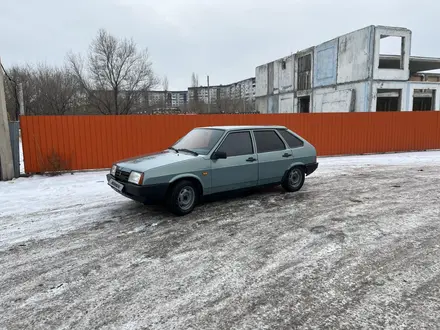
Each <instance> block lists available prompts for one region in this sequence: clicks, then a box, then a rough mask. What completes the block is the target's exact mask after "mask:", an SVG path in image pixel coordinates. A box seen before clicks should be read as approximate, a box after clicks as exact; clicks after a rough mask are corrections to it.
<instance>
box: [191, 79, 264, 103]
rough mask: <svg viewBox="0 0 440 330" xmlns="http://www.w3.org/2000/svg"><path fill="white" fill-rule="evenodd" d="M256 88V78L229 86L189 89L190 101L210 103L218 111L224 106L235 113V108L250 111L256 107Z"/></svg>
mask: <svg viewBox="0 0 440 330" xmlns="http://www.w3.org/2000/svg"><path fill="white" fill-rule="evenodd" d="M255 87H256V85H255V77H252V78H248V79H245V80H241V81H238V82H235V83H232V84H229V85H214V86H209V88H208V86H199V87H189V88H188V99H189V101H190V102H191V101H193V102H201V103H203V104H208V103H210V104H211V105H212V106H213V109H217V110H219V108H221V107H222V105H224V106H225V107H228V108H231V109H228V111H234V109H233V108H240V110H241V111H243V110H244V109H246V107H247V108H248V109H247V110H249V111H250V110H252V109H254V107H255ZM225 103H228V105H227V106H226V104H225Z"/></svg>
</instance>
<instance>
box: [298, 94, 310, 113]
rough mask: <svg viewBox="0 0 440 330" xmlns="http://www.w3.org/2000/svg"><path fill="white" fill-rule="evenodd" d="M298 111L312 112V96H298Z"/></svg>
mask: <svg viewBox="0 0 440 330" xmlns="http://www.w3.org/2000/svg"><path fill="white" fill-rule="evenodd" d="M298 112H299V113H309V112H310V96H303V97H299V98H298Z"/></svg>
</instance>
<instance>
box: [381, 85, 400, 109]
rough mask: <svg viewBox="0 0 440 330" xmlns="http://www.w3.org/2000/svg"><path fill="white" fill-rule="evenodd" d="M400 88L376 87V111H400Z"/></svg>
mask: <svg viewBox="0 0 440 330" xmlns="http://www.w3.org/2000/svg"><path fill="white" fill-rule="evenodd" d="M401 96H402V90H401V89H378V90H377V103H376V111H377V112H383V111H400V109H401V102H402V97H401Z"/></svg>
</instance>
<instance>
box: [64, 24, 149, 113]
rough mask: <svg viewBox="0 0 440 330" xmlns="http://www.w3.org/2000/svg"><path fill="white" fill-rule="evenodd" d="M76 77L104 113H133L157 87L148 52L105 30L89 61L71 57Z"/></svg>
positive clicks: (91, 51) (89, 98)
mask: <svg viewBox="0 0 440 330" xmlns="http://www.w3.org/2000/svg"><path fill="white" fill-rule="evenodd" d="M68 61H69V64H70V69H71V72H72V74H73V75H74V76H75V77H76V79H77V81H78V83H79V84H80V86H81V87H82V90H83V91H84V93H85V94H86V96H87V98H88V100H89V102H90V105H91V106H92V107H94V108H96V109H97V110H98V111H99V112H101V113H102V114H109V115H110V114H116V115H119V114H129V113H131V112H132V111H133V110H134V109H135V108H136V107H138V106H139V104H140V103H141V101H142V95H144V94H145V93H144V92H145V91H148V90H150V89H151V88H153V87H154V86H157V84H158V79H157V78H156V76H155V74H154V72H153V69H152V62H151V60H150V56H149V53H148V49H144V50H141V51H139V50H138V48H137V45H136V43H135V42H134V41H133V40H132V39H117V38H116V37H114V36H112V35H110V34H109V33H108V32H107V31H105V30H103V29H101V30H99V31H98V35H97V36H96V38H95V39H94V40H93V41H92V43H91V46H90V50H89V53H88V56H87V61H85V60H83V58H82V57H81V56H80V55H74V54H72V53H70V54H68Z"/></svg>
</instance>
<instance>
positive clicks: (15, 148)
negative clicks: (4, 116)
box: [9, 121, 20, 178]
mask: <svg viewBox="0 0 440 330" xmlns="http://www.w3.org/2000/svg"><path fill="white" fill-rule="evenodd" d="M9 136H10V138H11V149H12V162H13V164H14V177H15V178H18V177H19V176H20V123H19V122H18V121H10V122H9Z"/></svg>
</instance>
